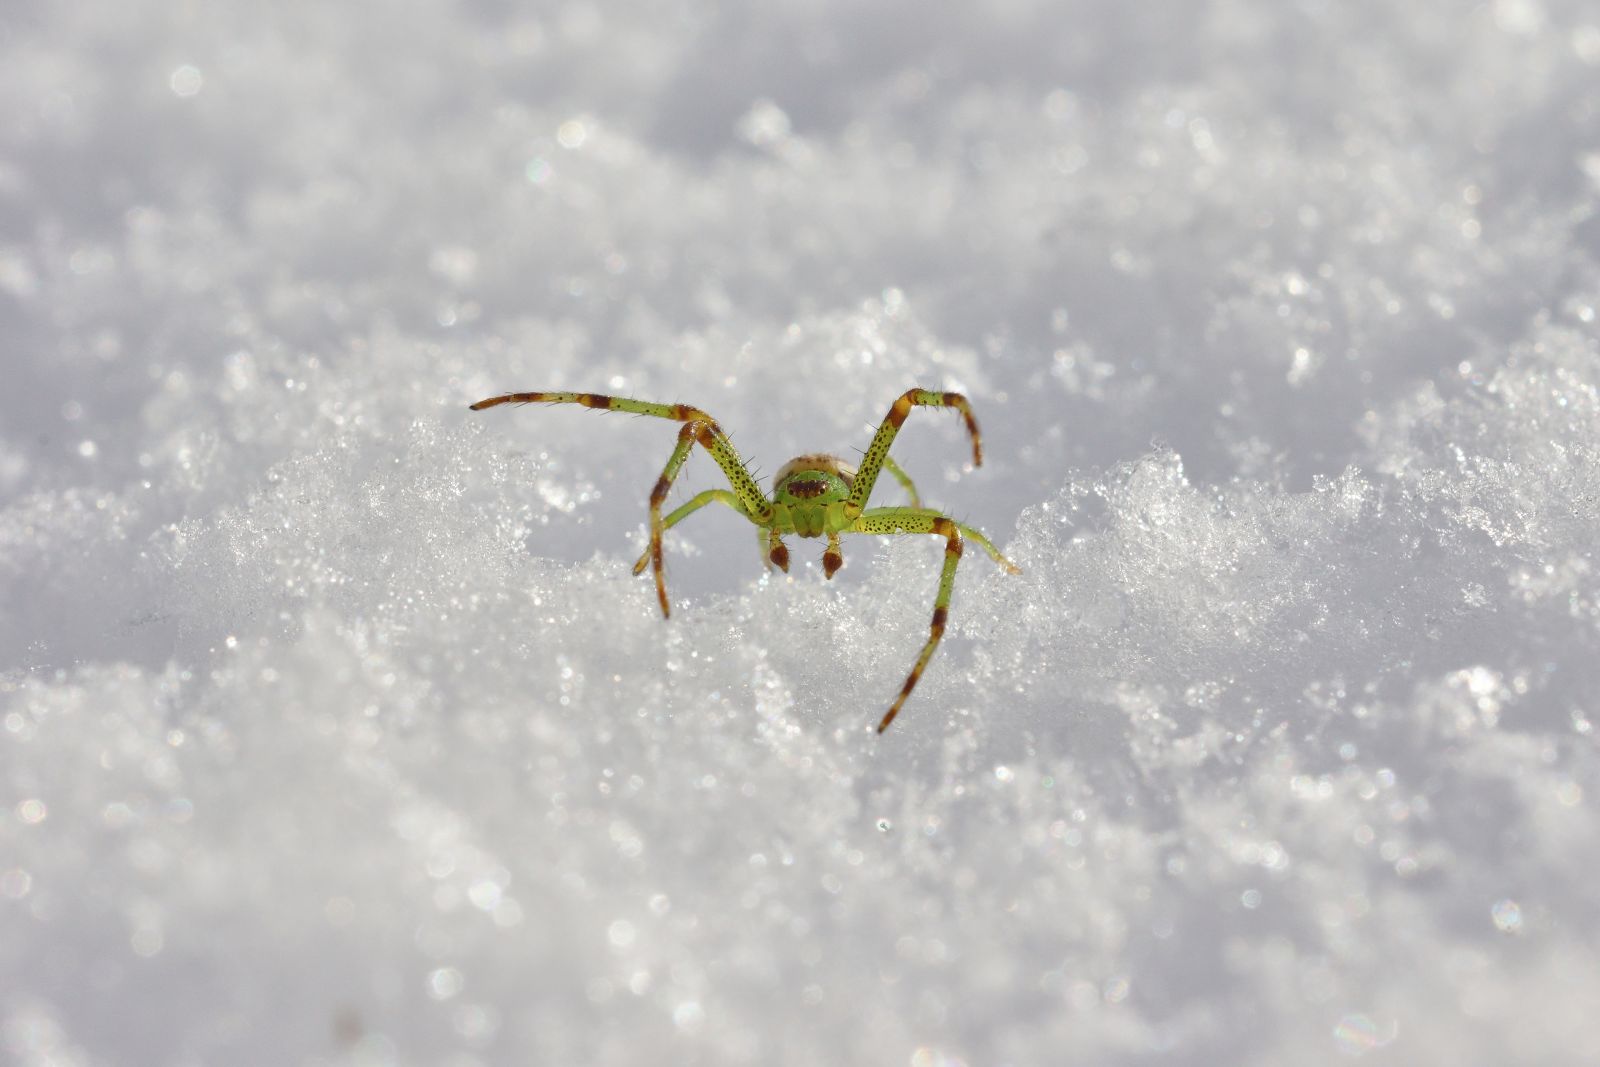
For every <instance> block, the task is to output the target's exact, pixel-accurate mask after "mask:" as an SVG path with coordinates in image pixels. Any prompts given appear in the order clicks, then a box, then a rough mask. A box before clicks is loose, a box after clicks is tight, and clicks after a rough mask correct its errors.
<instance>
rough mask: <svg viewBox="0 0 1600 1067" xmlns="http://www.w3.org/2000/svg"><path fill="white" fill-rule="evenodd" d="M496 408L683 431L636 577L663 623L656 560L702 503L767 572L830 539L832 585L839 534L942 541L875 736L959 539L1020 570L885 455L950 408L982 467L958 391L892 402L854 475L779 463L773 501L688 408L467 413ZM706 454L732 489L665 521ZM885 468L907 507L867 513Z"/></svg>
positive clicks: (587, 397) (582, 398)
mask: <svg viewBox="0 0 1600 1067" xmlns="http://www.w3.org/2000/svg"><path fill="white" fill-rule="evenodd" d="M499 404H581V405H582V406H584V407H588V408H598V409H600V410H603V411H625V412H630V413H632V414H636V415H652V416H655V417H656V418H663V419H671V420H673V421H676V422H680V423H682V424H683V426H682V428H681V429H680V430H679V431H678V441H677V444H676V445H674V447H673V450H672V454H671V455H670V456H668V457H667V465H666V467H665V468H664V469H663V470H662V472H661V477H660V478H658V479H657V480H656V484H655V487H654V488H653V489H652V490H651V492H650V545H649V547H648V548H646V549H645V552H644V554H643V555H642V556H640V557H639V561H638V562H637V563H636V564H634V568H633V572H634V573H635V574H640V573H642V572H643V571H644V569H645V567H646V566H651V567H652V568H653V570H654V573H655V582H656V595H657V598H658V600H659V601H660V604H661V614H662V616H663V617H666V616H670V615H671V613H672V609H671V605H670V604H669V603H668V601H667V584H666V571H665V567H664V565H663V560H662V534H663V533H664V532H665V531H667V530H669V529H671V528H672V527H674V526H676V525H677V524H678V523H679V522H681V521H683V520H684V519H685V518H687V517H688V516H690V515H692V514H694V513H695V512H696V511H699V510H700V509H701V508H703V507H705V506H706V505H707V504H711V503H720V504H725V505H726V506H728V507H730V508H732V509H733V510H734V511H737V512H738V513H739V514H741V515H743V516H744V517H745V518H746V519H749V520H750V521H751V522H752V523H754V524H755V525H756V526H757V527H758V528H759V533H760V538H761V547H762V552H763V555H764V556H765V557H766V559H767V561H768V562H769V564H770V565H772V566H776V567H779V568H781V569H782V570H784V571H785V572H787V571H788V569H789V549H788V547H787V546H786V545H785V544H784V543H783V538H784V537H785V536H788V535H793V536H795V537H826V538H827V539H828V546H827V548H826V549H824V550H823V553H822V570H823V574H824V575H825V576H826V577H828V578H832V577H833V576H834V573H835V572H837V571H838V569H839V568H840V567H842V566H843V565H844V555H843V553H842V551H841V550H840V546H839V535H840V534H847V533H850V534H880V535H885V534H907V533H910V534H932V535H935V536H938V537H943V538H944V539H945V550H944V566H943V568H942V569H941V571H940V573H939V591H938V593H937V595H936V596H935V597H934V602H933V623H932V625H931V627H930V629H929V634H928V640H927V642H926V643H925V644H924V645H923V646H922V651H921V652H920V653H919V654H918V656H917V660H916V663H915V665H914V666H913V667H912V668H911V674H910V675H909V676H908V677H907V678H906V681H905V685H904V686H903V687H902V688H901V690H900V694H899V695H898V696H897V697H895V699H894V703H892V704H891V705H890V706H889V710H888V711H887V712H886V713H885V714H884V716H883V718H882V720H880V721H879V723H878V732H879V733H882V732H883V731H884V730H886V729H888V726H889V723H891V722H893V721H894V717H895V716H896V715H898V714H899V713H900V708H901V707H902V706H903V705H904V704H905V702H906V698H907V697H909V696H910V695H911V691H912V689H914V688H915V687H916V684H917V679H918V678H920V677H922V672H923V670H924V669H925V668H926V667H927V665H928V661H929V660H930V659H932V658H933V652H934V649H936V648H937V647H938V646H939V640H940V638H941V637H943V635H944V628H945V620H946V618H947V617H948V615H949V608H950V597H951V594H952V592H953V590H954V588H955V574H956V566H957V564H958V563H959V562H960V560H961V551H962V546H963V543H964V539H966V540H972V541H975V542H977V543H978V544H979V545H981V546H982V547H983V549H984V550H985V551H986V552H988V554H989V555H990V556H991V557H993V559H994V561H995V562H996V563H998V564H1000V565H1001V566H1002V567H1004V568H1005V569H1006V570H1007V571H1009V572H1010V573H1012V574H1017V573H1020V572H1019V570H1018V568H1017V567H1016V565H1015V564H1013V563H1012V562H1011V561H1010V560H1008V559H1006V558H1005V557H1004V556H1003V555H1001V554H1000V550H999V549H997V548H995V546H994V544H993V543H992V542H991V541H990V540H989V539H988V538H987V537H985V536H983V534H981V533H979V532H978V531H977V530H975V529H973V528H972V527H970V526H966V525H963V524H962V523H959V522H956V521H955V520H954V519H952V518H950V517H949V516H947V515H944V514H943V513H941V512H938V511H935V510H933V509H931V508H924V507H923V506H922V501H921V498H920V497H919V496H918V494H917V489H916V486H915V485H914V484H912V481H911V478H910V477H909V476H908V475H907V474H906V473H905V471H903V470H901V469H900V467H899V465H897V464H896V463H895V461H894V460H893V459H892V458H890V456H889V449H890V447H891V446H892V445H893V443H894V439H895V435H896V434H898V433H899V431H900V427H901V425H902V424H903V423H904V422H905V420H906V416H908V415H909V414H910V413H911V409H912V408H914V407H951V408H955V409H956V410H957V411H959V412H960V413H961V417H962V419H963V420H964V421H965V422H966V427H967V432H968V434H969V435H970V436H971V438H972V465H973V466H974V467H978V466H982V465H983V445H982V437H981V436H980V435H979V433H978V423H977V420H976V419H974V418H973V416H972V409H971V407H970V406H969V405H968V403H967V399H966V397H964V396H962V395H961V394H960V393H942V392H934V391H932V390H928V389H910V390H907V391H906V392H905V393H903V394H902V395H901V396H900V397H899V398H898V399H896V400H895V402H894V404H893V406H892V407H890V409H889V413H888V415H887V416H885V417H884V420H883V422H882V423H880V424H879V426H878V430H877V432H876V433H875V434H873V437H872V443H871V444H870V445H868V446H867V451H866V453H865V454H864V455H863V457H862V460H861V465H860V467H859V468H857V467H853V466H851V465H850V464H848V463H846V462H845V461H844V460H842V459H840V458H839V457H837V456H830V455H826V454H821V453H816V454H812V455H805V456H799V457H797V458H795V459H792V460H790V461H789V462H788V463H786V464H784V466H783V468H782V469H781V470H779V471H778V473H777V475H776V476H775V477H774V478H773V486H772V495H771V496H770V497H769V496H767V494H765V493H763V492H762V491H761V487H760V486H759V485H757V484H756V481H755V479H754V478H752V477H751V476H750V472H749V471H748V470H747V469H746V467H745V465H744V461H743V460H742V459H741V458H740V457H739V453H738V452H737V451H735V450H734V447H733V442H732V441H730V440H729V439H728V435H727V434H725V433H724V432H723V431H722V428H721V427H720V426H718V425H717V422H716V420H715V419H713V418H712V417H711V416H710V415H708V414H706V413H705V412H704V411H701V410H700V409H699V408H695V407H690V406H689V405H687V404H656V403H651V402H649V401H644V400H631V399H628V398H625V397H616V396H604V395H602V394H599V393H552V392H527V393H505V394H503V395H501V396H492V397H489V398H488V399H486V400H480V401H478V402H477V403H476V404H473V405H472V410H473V411H481V410H483V409H484V408H491V407H495V406H497V405H499ZM697 444H698V445H699V446H700V447H701V448H703V449H705V451H706V452H708V453H710V455H711V458H712V459H713V460H715V461H716V463H717V466H719V467H721V468H722V472H723V474H724V475H725V476H726V477H727V479H728V484H729V488H728V489H708V490H706V491H705V492H702V493H699V494H697V495H695V496H694V497H693V498H691V499H690V500H689V501H688V502H687V503H685V504H683V505H682V506H680V507H679V508H678V509H677V510H675V511H673V512H672V513H671V514H669V515H667V516H665V517H664V518H663V517H662V514H661V506H662V504H663V503H664V502H665V501H666V498H667V494H668V492H669V491H670V490H671V488H672V483H673V480H674V479H675V478H677V476H678V472H679V471H680V470H682V469H683V465H684V463H685V462H686V461H687V460H688V458H689V453H690V452H691V451H692V450H693V448H694V446H695V445H697ZM884 470H888V471H889V473H890V474H891V476H893V477H894V479H895V480H896V481H898V482H899V483H900V485H901V486H902V487H903V488H904V489H905V490H906V492H907V494H908V495H909V496H910V497H911V506H909V507H878V508H869V507H867V501H868V500H869V499H870V497H871V496H872V490H873V487H874V485H875V484H876V483H877V479H878V475H879V474H880V473H882V472H883V471H884Z"/></svg>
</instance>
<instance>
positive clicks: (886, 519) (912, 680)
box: [845, 508, 961, 734]
mask: <svg viewBox="0 0 1600 1067" xmlns="http://www.w3.org/2000/svg"><path fill="white" fill-rule="evenodd" d="M845 532H846V533H865V534H900V533H913V534H936V535H937V536H939V537H943V538H944V539H945V543H944V569H943V570H941V571H940V572H939V592H938V594H937V595H936V596H935V597H934V598H933V623H932V625H931V626H930V627H929V630H928V641H927V643H926V644H924V645H923V646H922V651H921V652H920V653H918V654H917V662H916V663H915V664H914V665H913V666H912V668H911V674H910V675H909V676H907V678H906V684H905V685H904V686H902V687H901V689H900V695H899V696H897V697H895V698H894V703H893V704H891V705H889V710H888V712H886V713H885V714H884V716H883V720H882V721H881V722H879V723H878V732H879V733H880V734H881V733H883V731H885V730H887V729H888V728H889V724H890V723H891V722H894V717H895V716H896V715H898V714H900V708H901V707H902V706H903V705H904V704H905V702H906V698H907V697H909V696H910V695H911V690H913V689H915V688H916V686H917V679H918V678H921V677H922V672H923V669H924V668H926V667H927V666H928V661H929V660H930V659H932V658H933V650H934V649H936V648H938V647H939V639H940V638H941V637H943V636H944V623H945V618H946V617H947V616H948V615H949V613H950V593H951V591H952V590H953V589H954V588H955V583H956V565H957V564H958V563H960V562H961V528H960V527H959V526H957V525H956V521H955V520H954V519H951V518H947V517H945V516H944V515H940V514H939V513H938V512H927V511H914V510H912V509H911V508H873V509H872V510H871V511H867V512H864V513H863V514H862V515H861V517H860V518H858V519H857V520H856V521H855V522H854V523H852V524H851V525H850V526H849V528H848V529H847V530H846V531H845Z"/></svg>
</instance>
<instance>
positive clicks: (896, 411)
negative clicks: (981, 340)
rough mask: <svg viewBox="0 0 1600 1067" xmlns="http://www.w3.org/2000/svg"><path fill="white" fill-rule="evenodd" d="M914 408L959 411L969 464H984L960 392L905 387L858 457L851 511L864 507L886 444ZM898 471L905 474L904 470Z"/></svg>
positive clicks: (974, 422) (885, 454) (973, 424)
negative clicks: (968, 442)
mask: <svg viewBox="0 0 1600 1067" xmlns="http://www.w3.org/2000/svg"><path fill="white" fill-rule="evenodd" d="M914 407H933V408H944V407H949V408H955V409H956V410H957V411H959V412H961V417H962V419H964V420H965V421H966V424H967V433H968V434H969V435H970V436H971V437H972V465H973V466H974V467H981V466H983V438H982V437H981V436H979V434H978V421H977V420H976V419H974V418H973V417H972V407H971V405H969V404H968V403H967V398H966V397H964V396H962V395H961V394H960V393H936V392H933V391H931V390H928V389H908V390H906V391H905V393H904V394H902V395H901V396H900V397H899V399H897V400H896V401H895V402H894V404H893V405H892V406H891V407H890V408H889V414H888V415H886V416H884V419H883V422H881V423H879V424H878V432H877V433H875V434H873V435H872V443H871V444H870V445H868V446H867V451H866V453H865V454H864V455H863V456H862V457H861V466H860V468H859V469H857V471H856V479H855V484H854V485H853V486H852V487H851V490H850V499H849V500H847V501H846V503H847V504H848V505H849V507H850V510H851V511H852V512H854V513H860V512H861V510H862V509H864V508H865V507H866V506H867V500H868V499H869V498H870V497H871V496H872V487H873V485H874V484H876V483H877V481H878V474H879V473H880V472H881V471H882V470H883V468H884V466H885V464H886V463H887V462H888V459H889V446H891V445H892V444H894V438H895V435H896V434H898V433H899V432H900V427H901V426H902V425H903V424H904V423H905V421H906V416H908V415H910V414H911V409H912V408H914ZM901 474H902V475H904V472H903V471H902V472H901ZM907 480H909V479H907ZM902 484H903V483H902Z"/></svg>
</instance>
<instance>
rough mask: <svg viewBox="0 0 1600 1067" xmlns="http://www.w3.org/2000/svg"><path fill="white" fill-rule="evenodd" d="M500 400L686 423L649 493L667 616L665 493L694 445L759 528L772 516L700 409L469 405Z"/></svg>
mask: <svg viewBox="0 0 1600 1067" xmlns="http://www.w3.org/2000/svg"><path fill="white" fill-rule="evenodd" d="M500 404H581V405H582V406H583V407H586V408H593V409H596V410H599V411H625V412H629V413H631V414H634V415H650V416H653V417H654V418H658V419H672V420H674V421H676V422H681V423H683V429H681V430H679V431H678V443H677V445H676V446H675V447H674V448H673V450H672V455H671V456H670V457H669V458H668V459H667V465H666V468H665V469H664V470H662V472H661V477H660V478H659V479H658V480H657V481H656V485H655V488H654V489H652V490H651V491H650V549H649V553H650V557H651V560H652V562H653V563H654V565H655V578H656V596H657V599H659V600H660V602H661V614H662V616H663V617H668V616H670V615H671V614H672V608H671V606H670V605H669V604H668V603H667V580H666V572H665V568H664V567H663V564H662V549H661V534H662V531H663V529H665V524H664V523H663V522H662V519H661V505H662V503H663V502H664V501H665V500H666V498H667V492H668V491H669V490H670V489H671V488H672V480H673V479H674V478H676V477H677V475H678V471H679V470H680V469H681V468H682V467H683V464H684V461H685V460H687V459H688V458H689V451H690V449H692V448H693V447H694V446H695V445H696V444H699V445H700V447H702V448H704V449H705V450H706V451H707V452H709V453H711V458H712V459H714V460H716V461H717V466H719V467H721V468H722V473H723V474H725V475H726V476H727V478H728V484H729V485H730V486H732V488H733V493H732V495H733V497H734V499H736V500H737V501H738V503H739V509H740V510H741V511H742V512H743V513H744V514H745V517H746V518H748V519H750V521H751V522H754V523H756V524H757V525H758V526H765V525H767V524H768V523H769V522H770V520H771V518H772V503H771V501H769V500H768V499H767V496H766V494H765V493H763V492H762V491H761V487H760V486H758V485H757V484H756V481H755V479H754V478H752V477H750V472H749V471H748V470H746V469H745V465H744V460H742V459H740V458H739V453H738V452H737V451H736V450H735V449H734V447H733V442H732V441H730V440H729V439H728V435H727V434H725V433H723V432H722V428H721V427H720V426H718V425H717V421H716V420H715V419H713V418H712V417H711V416H710V415H708V414H706V413H705V412H704V411H701V410H700V409H699V408H696V407H690V406H689V405H688V404H656V403H652V402H650V401H647V400H631V399H629V398H627V397H620V396H605V395H603V394H601V393H552V392H526V393H504V394H502V395H500V396H491V397H489V398H487V399H485V400H480V401H478V402H477V403H476V404H473V405H471V407H472V410H473V411H482V410H483V409H484V408H492V407H496V406H498V405H500ZM680 510H681V509H680ZM690 510H693V509H690ZM640 569H642V568H640Z"/></svg>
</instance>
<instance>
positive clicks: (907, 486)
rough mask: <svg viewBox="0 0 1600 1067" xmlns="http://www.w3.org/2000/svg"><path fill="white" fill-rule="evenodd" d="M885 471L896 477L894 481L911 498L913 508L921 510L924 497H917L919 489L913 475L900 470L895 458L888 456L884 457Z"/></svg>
mask: <svg viewBox="0 0 1600 1067" xmlns="http://www.w3.org/2000/svg"><path fill="white" fill-rule="evenodd" d="M883 469H884V470H886V471H888V472H889V473H890V474H892V475H894V480H895V481H897V482H899V483H900V487H901V488H902V489H904V490H905V491H906V494H907V495H908V496H910V497H911V506H912V507H914V508H920V507H921V506H922V497H920V496H918V495H917V487H916V485H915V484H914V483H913V482H912V481H911V475H909V474H907V473H906V472H905V471H903V470H901V469H900V464H898V463H896V462H895V461H894V457H893V456H887V455H886V456H884V457H883Z"/></svg>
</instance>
